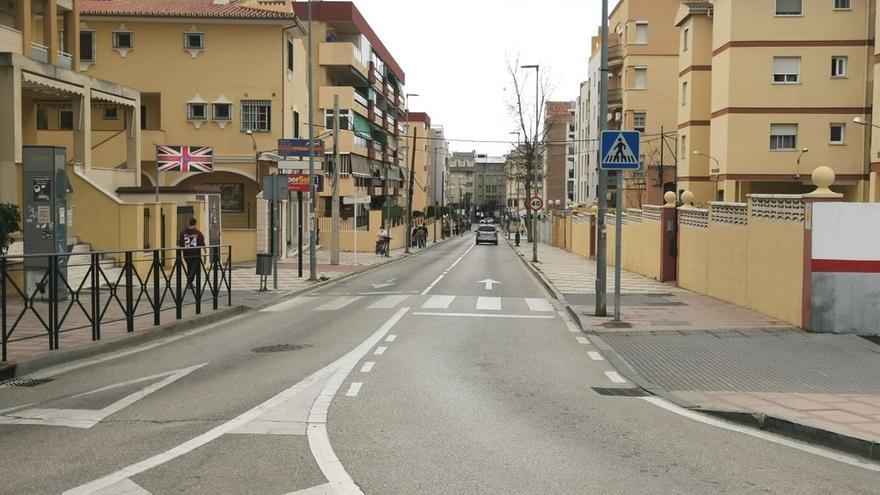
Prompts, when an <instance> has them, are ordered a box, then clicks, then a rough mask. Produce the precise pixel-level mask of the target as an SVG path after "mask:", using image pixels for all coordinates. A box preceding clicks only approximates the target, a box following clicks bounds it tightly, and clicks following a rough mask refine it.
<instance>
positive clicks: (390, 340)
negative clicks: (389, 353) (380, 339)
mask: <svg viewBox="0 0 880 495" xmlns="http://www.w3.org/2000/svg"><path fill="white" fill-rule="evenodd" d="M395 340H397V335H389V336H388V338H386V339H385V342H394V341H395Z"/></svg>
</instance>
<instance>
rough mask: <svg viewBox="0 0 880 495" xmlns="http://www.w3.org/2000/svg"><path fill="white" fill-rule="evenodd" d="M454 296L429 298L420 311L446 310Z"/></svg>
mask: <svg viewBox="0 0 880 495" xmlns="http://www.w3.org/2000/svg"><path fill="white" fill-rule="evenodd" d="M454 300H455V296H431V297H430V298H428V300H427V301H425V304H422V309H448V308H449V305H451V304H452V301H454Z"/></svg>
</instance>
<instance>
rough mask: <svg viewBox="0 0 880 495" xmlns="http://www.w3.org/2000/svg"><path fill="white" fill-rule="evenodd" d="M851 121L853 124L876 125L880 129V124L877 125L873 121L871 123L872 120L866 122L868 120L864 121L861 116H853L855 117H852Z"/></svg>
mask: <svg viewBox="0 0 880 495" xmlns="http://www.w3.org/2000/svg"><path fill="white" fill-rule="evenodd" d="M852 121H853V123H854V124H858V125H865V126H871V127H876V128H878V129H880V125H877V124H875V123H873V122H868V121H866V120H865V119H863V118H861V117H855V118H853V120H852Z"/></svg>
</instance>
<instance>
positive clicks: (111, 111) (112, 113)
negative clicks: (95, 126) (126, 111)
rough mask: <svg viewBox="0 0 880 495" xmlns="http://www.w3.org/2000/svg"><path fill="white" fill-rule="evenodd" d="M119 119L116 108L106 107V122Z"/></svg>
mask: <svg viewBox="0 0 880 495" xmlns="http://www.w3.org/2000/svg"><path fill="white" fill-rule="evenodd" d="M117 119H119V115H118V114H117V112H116V107H115V106H114V107H104V120H117Z"/></svg>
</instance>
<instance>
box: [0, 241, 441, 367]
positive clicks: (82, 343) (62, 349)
mask: <svg viewBox="0 0 880 495" xmlns="http://www.w3.org/2000/svg"><path fill="white" fill-rule="evenodd" d="M440 242H442V241H438V244H440ZM432 245H434V244H429V245H428V247H430V246H432ZM419 251H421V250H418V249H416V250H414V251H413V253H418V252H419ZM403 256H404V250H403V249H399V250H394V251H392V252H391V257H390V258H381V257H379V256H376V255H375V254H371V253H358V256H357V258H358V259H357V261H358V263H357V264H354V255H353V254H352V253H341V256H340V264H339V265H335V266H334V265H330V253H329V252H327V251H323V250H322V251H318V253H317V258H318V270H317V271H318V280H319V281H321V282H325V281H330V280H334V279H337V278H339V277H342V276H345V275H349V274H353V273H358V272H361V271H364V270H366V269H368V268H370V267H372V266H375V265H378V264H382V263H385V262H389V261H394V260H396V259H400V258H402V257H403ZM303 262H304V266H303V278H299V277H298V276H297V275H298V273H297V260H296V258H294V259H288V260H284V261H283V262H281V263H279V270H278V275H279V276H278V290H277V291H275V290H272V277H271V276H270V277H269V279H268V287H269V289H270V290H269V291H268V292H258V289H259V283H260V277H259V276H258V275H256V270H255V263H253V262H251V263H239V264H236V265H235V267H234V269H233V270H232V305H231V306H230V305H227V304H226V302H227V296H226V294H225V293H224V294H222V295H221V298H220V304H219V307H218V309H217V310H216V311H214V310H212V309H211V301H210V299H208V300H206V301H204V302H203V303H202V312H201V314H199V315H196V313H195V306H194V305H193V304H192V303H190V304H188V305H185V306H183V314H182V316H183V318H182V319H181V320H176V319H175V314H174V306H173V305H165V307H163V310H162V320H161V322H162V325H161V326H162V327H165V328H169V331H173V330H171V328H173V327H176V326H179V325H181V324H186V325H189V326H192V325H193V324H194V322H198V321H202V320H205V321H208V319H216V318H218V317H219V318H225V317H228V316H231V315H233V314H239V313H241V312H243V311H247V310H251V309H254V308H256V307H260V306H263V305H265V304H269V303H271V302H272V301H274V300H277V299H280V298H283V297H285V296H288V295H290V294H291V293H296V292H304V291H308V290H309V288H310V287H314V286H315V285H316V282H310V281H309V280H308V277H309V266H308V262H309V259H308V255H307V254H306V255H305V256H304V259H303ZM80 304H82V305H84V306H85V307H86V308H88V303H86V302H84V301H80V302H79V304H77V303H76V301H72V300H68V301H65V302H63V303H62V304H60V310H61V311H62V312H64V313H66V316H65V317H64V321H65V323H64V326H63V327H62V333H61V334H60V336H59V344H60V345H59V350H56V351H50V350H49V344H48V334H47V333H46V330H45V328H44V327H43V326H42V324H41V323H40V322H39V321H38V320H37V318H36V316H35V313H33V314H32V313H31V312H26V311H24V310H21V311H10V314H11V315H13V317H14V316H15V315H17V314H18V313H19V312H21V313H22V314H23V315H24V317H23V320H22V321H21V322H20V323H19V325H18V327H17V328H16V330H15V332H14V334H13V337H14V338H21V337H28V336H34V338H30V339H26V340H20V341H15V342H10V343H9V349H8V356H7V361H6V362H2V361H0V370H2V369H3V368H4V367H5V366H8V365H10V364H12V363H22V362H25V361H29V360H33V359H36V358H39V359H42V358H49V357H51V356H57V357H58V359H62V357H63V356H62V355H63V354H66V353H67V351H74V352H77V350H83V348H87V347H92V346H96V345H104V344H108V343H113V342H117V341H124V340H126V339H130V338H133V337H135V338H137V337H139V336H142V335H143V334H144V333H145V332H149V331H152V330H156V329H158V328H160V327H156V326H154V325H153V316H152V310H150V309H149V308H148V307H147V306H146V304H147V302H146V301H145V300H144V299H143V296H140V298H139V299H138V309H137V315H136V317H135V318H134V332H133V333H128V332H127V331H126V326H125V320H124V313H123V311H122V308H121V307H120V305H119V304H117V303H116V302H115V301H110V300H107V301H104V302H103V303H102V304H106V305H107V309H106V313H105V319H104V320H105V321H104V322H102V324H101V339H100V340H99V341H93V340H92V335H91V329H90V322H89V320H88V319H87V318H88V317H87V315H86V313H85V312H84V310H83V311H81V310H80V309H79V305H80ZM68 307H70V309H69V310H68ZM227 315H228V316H227ZM195 324H198V323H195ZM66 328H72V329H73V328H75V330H70V331H64V329H66ZM70 359H73V358H70ZM17 374H20V373H17Z"/></svg>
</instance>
